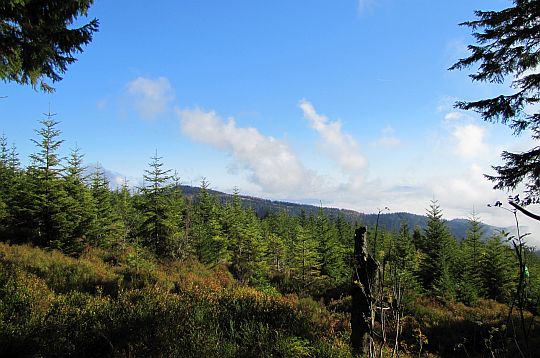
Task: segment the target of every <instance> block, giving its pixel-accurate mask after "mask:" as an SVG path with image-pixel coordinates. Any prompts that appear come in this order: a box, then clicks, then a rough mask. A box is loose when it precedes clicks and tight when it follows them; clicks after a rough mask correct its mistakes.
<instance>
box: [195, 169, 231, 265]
mask: <svg viewBox="0 0 540 358" xmlns="http://www.w3.org/2000/svg"><path fill="white" fill-rule="evenodd" d="M208 188H209V183H208V182H207V181H206V179H203V180H202V181H201V186H200V188H199V194H198V197H197V203H196V206H195V210H194V217H193V228H192V237H193V244H194V246H195V252H196V254H197V257H198V258H199V260H200V261H201V262H203V263H205V264H209V265H215V264H217V263H219V262H221V261H223V260H226V259H227V240H226V238H225V236H224V235H223V227H222V224H221V222H220V213H219V208H218V205H217V203H216V201H215V199H214V198H213V197H212V196H211V195H210V193H209V192H208Z"/></svg>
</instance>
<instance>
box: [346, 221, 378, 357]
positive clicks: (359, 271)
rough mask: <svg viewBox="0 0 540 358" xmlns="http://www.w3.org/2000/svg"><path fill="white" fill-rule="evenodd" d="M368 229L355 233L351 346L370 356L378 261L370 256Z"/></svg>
mask: <svg viewBox="0 0 540 358" xmlns="http://www.w3.org/2000/svg"><path fill="white" fill-rule="evenodd" d="M366 232H367V230H366V227H364V226H363V227H360V228H358V229H356V230H355V233H354V270H353V277H352V280H353V285H352V308H351V329H352V332H351V346H352V349H353V353H355V354H361V355H366V356H369V345H370V334H371V328H372V327H371V322H372V320H371V318H372V317H371V316H372V304H373V294H374V290H375V287H377V286H376V279H377V261H376V260H375V259H373V257H372V256H371V255H369V254H368V250H367V236H366Z"/></svg>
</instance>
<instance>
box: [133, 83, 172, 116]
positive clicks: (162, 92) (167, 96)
mask: <svg viewBox="0 0 540 358" xmlns="http://www.w3.org/2000/svg"><path fill="white" fill-rule="evenodd" d="M126 90H127V93H128V94H129V95H130V96H132V97H133V100H134V106H135V109H136V110H137V112H138V113H139V115H140V116H141V117H143V118H147V119H154V118H156V117H157V116H158V115H159V114H161V113H163V112H165V111H166V110H167V106H168V105H169V104H170V102H171V101H173V100H174V91H173V88H172V87H171V84H170V82H169V80H168V79H167V78H166V77H158V78H156V79H150V78H145V77H137V78H136V79H134V80H133V81H130V82H128V84H127V85H126Z"/></svg>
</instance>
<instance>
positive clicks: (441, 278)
mask: <svg viewBox="0 0 540 358" xmlns="http://www.w3.org/2000/svg"><path fill="white" fill-rule="evenodd" d="M427 216H428V221H427V227H426V229H425V230H424V235H423V239H422V245H421V247H420V249H421V250H422V251H423V252H422V253H423V258H422V261H421V262H420V271H419V274H420V278H421V279H422V284H423V286H424V288H425V289H428V290H433V291H436V292H438V293H439V294H442V295H450V296H451V295H453V292H454V289H455V288H454V282H453V278H452V271H451V270H452V268H451V263H452V244H454V245H455V240H454V239H453V238H452V237H451V235H450V233H449V231H448V228H447V226H446V224H445V222H444V221H443V219H442V211H441V209H440V207H439V205H438V203H437V201H432V202H431V204H430V207H429V209H428V211H427Z"/></svg>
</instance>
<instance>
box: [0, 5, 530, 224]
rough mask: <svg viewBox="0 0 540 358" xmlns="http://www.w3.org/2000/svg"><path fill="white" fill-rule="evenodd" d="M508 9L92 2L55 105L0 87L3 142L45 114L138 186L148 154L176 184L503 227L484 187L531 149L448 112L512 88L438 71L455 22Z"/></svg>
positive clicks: (449, 50)
mask: <svg viewBox="0 0 540 358" xmlns="http://www.w3.org/2000/svg"><path fill="white" fill-rule="evenodd" d="M510 5H511V4H510V1H502V0H490V1H487V0H478V1H474V2H473V1H470V0H456V1H428V0H424V1H420V0H411V1H398V0H360V1H359V0H339V1H329V0H310V1H307V0H290V1H247V0H236V1H227V2H225V1H217V0H213V1H204V0H189V1H185V0H182V1H165V0H164V1H160V2H159V3H156V4H155V5H153V4H150V3H148V2H143V1H124V0H116V1H105V0H96V1H95V3H94V5H93V7H92V8H91V11H90V14H89V16H90V17H97V18H98V19H99V20H100V31H99V33H97V34H96V35H95V37H94V40H93V42H92V43H91V44H90V45H88V46H87V47H86V48H85V51H84V53H82V54H80V55H78V59H79V60H78V62H77V63H75V64H74V65H72V66H70V67H69V69H68V72H67V73H66V74H65V76H64V79H63V80H62V81H61V82H59V83H56V84H55V87H56V92H55V93H53V94H45V93H41V92H36V91H34V90H32V89H31V88H30V87H22V86H19V85H16V84H12V83H3V84H2V91H1V92H2V94H3V95H7V96H8V97H7V98H5V99H2V103H1V106H0V118H1V119H0V121H1V122H0V123H1V128H0V130H2V131H3V132H4V134H5V135H6V136H7V138H8V141H9V142H14V143H15V144H16V146H17V148H18V151H19V153H20V154H21V157H22V159H23V162H24V161H25V160H26V157H27V156H28V154H30V153H32V152H33V151H34V150H35V148H34V146H33V144H32V142H31V141H30V139H31V138H34V137H35V135H34V132H33V130H34V129H36V128H38V120H39V119H41V118H42V117H43V115H42V113H44V112H47V111H48V110H49V108H50V110H51V112H53V113H56V114H57V115H56V117H55V118H56V119H57V120H58V121H60V122H61V124H60V126H59V128H60V129H61V130H62V132H63V135H62V137H63V139H65V143H64V148H63V151H64V153H65V154H67V153H68V152H69V149H70V148H73V147H75V145H77V146H79V147H80V148H81V150H82V152H83V153H85V160H86V162H87V163H88V164H93V163H96V162H99V163H100V165H102V166H103V167H104V168H105V169H107V170H108V171H110V172H112V173H114V175H115V176H117V177H118V180H122V178H127V179H128V180H129V181H130V183H131V184H132V185H139V184H140V180H141V179H140V178H141V177H142V173H143V171H144V169H145V168H146V167H147V163H148V162H149V158H150V157H151V156H152V155H153V154H154V153H155V151H156V150H157V151H158V155H159V156H162V157H163V161H164V163H165V165H166V166H167V167H168V168H171V169H176V170H177V171H178V173H179V175H180V176H181V179H182V181H183V182H184V183H186V184H191V185H198V184H199V182H200V180H201V178H202V177H206V178H207V179H208V180H209V182H210V183H211V187H212V188H214V189H217V190H223V191H228V192H230V191H231V190H232V188H233V187H235V186H236V187H238V188H239V190H240V191H241V193H244V194H250V195H256V196H261V197H264V198H270V199H283V200H294V201H299V202H307V203H317V204H318V203H320V202H322V203H323V204H324V205H327V206H336V207H343V208H350V209H355V210H359V211H363V212H376V211H377V209H378V208H383V207H385V206H388V207H389V208H390V209H391V211H396V212H397V211H409V212H413V213H418V214H423V213H425V208H426V207H428V205H429V201H430V200H431V199H437V200H438V201H439V203H440V205H441V207H442V209H443V210H444V214H445V217H447V218H454V217H467V216H469V215H470V213H471V212H472V210H473V208H475V211H476V212H477V213H478V214H479V215H480V216H481V218H482V219H483V220H484V221H485V222H487V223H490V224H494V225H511V224H512V217H511V215H510V214H509V213H507V212H504V211H503V210H495V209H491V208H487V207H486V204H487V203H489V202H494V201H495V200H501V199H504V198H505V197H506V193H504V192H497V191H493V190H491V186H492V185H491V184H490V183H489V182H487V181H486V180H485V179H484V178H483V174H484V173H491V169H490V166H491V165H494V164H499V163H500V159H499V154H500V152H501V151H502V150H504V149H509V150H523V149H526V148H528V147H530V146H531V140H530V139H529V137H527V136H526V135H525V136H522V137H518V138H516V137H512V136H511V131H510V130H509V129H508V128H505V127H503V126H501V125H493V124H489V123H484V122H482V121H481V120H480V119H478V117H477V116H476V115H475V114H474V113H466V112H462V111H457V110H455V109H454V108H453V103H454V102H455V101H456V100H473V99H479V98H484V97H486V96H491V95H496V94H499V93H502V92H509V91H510V89H509V88H508V86H507V85H502V86H494V85H489V84H478V83H471V81H470V79H469V78H468V76H467V75H468V73H469V72H470V71H461V72H456V71H452V72H450V71H448V70H447V68H448V67H450V66H451V65H452V64H453V63H454V62H455V61H457V60H458V59H459V58H461V57H464V56H466V55H467V50H466V45H467V44H469V43H471V42H472V41H473V39H472V37H471V35H470V29H468V28H466V27H460V26H458V24H459V23H460V22H463V21H467V20H471V19H473V11H474V10H476V9H482V10H488V9H493V10H496V9H501V8H504V7H507V6H510ZM523 221H524V224H525V225H531V227H532V224H533V223H529V222H526V219H523Z"/></svg>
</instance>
